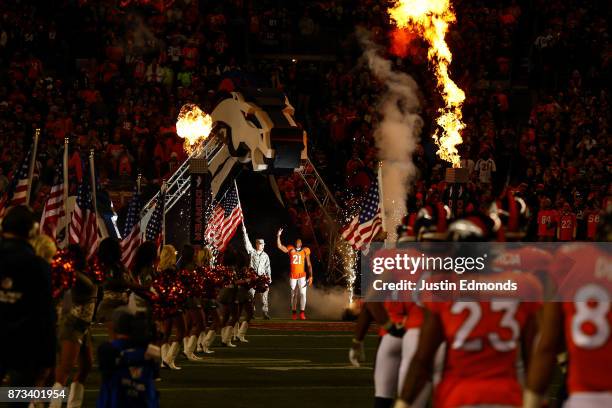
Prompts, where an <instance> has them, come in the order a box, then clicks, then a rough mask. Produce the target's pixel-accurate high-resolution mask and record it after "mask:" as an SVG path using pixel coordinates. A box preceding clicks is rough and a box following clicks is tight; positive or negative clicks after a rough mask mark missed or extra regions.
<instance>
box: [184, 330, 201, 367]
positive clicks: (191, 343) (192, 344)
mask: <svg viewBox="0 0 612 408" xmlns="http://www.w3.org/2000/svg"><path fill="white" fill-rule="evenodd" d="M196 341H198V338H197V337H196V336H195V334H194V335H192V336H190V337H189V338H188V339H187V348H186V349H185V355H186V356H187V359H188V360H189V361H202V357H198V356H196V355H195V354H194V353H193V352H194V351H195V348H196Z"/></svg>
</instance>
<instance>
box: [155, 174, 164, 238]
mask: <svg viewBox="0 0 612 408" xmlns="http://www.w3.org/2000/svg"><path fill="white" fill-rule="evenodd" d="M165 195H166V180H163V181H162V185H161V188H160V189H159V198H160V199H161V200H164V202H163V203H157V205H163V208H164V210H163V211H162V244H163V245H166V203H165V201H166V197H165Z"/></svg>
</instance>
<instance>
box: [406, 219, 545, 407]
mask: <svg viewBox="0 0 612 408" xmlns="http://www.w3.org/2000/svg"><path fill="white" fill-rule="evenodd" d="M485 221H487V220H484V219H483V220H481V219H480V218H479V217H469V218H468V219H463V220H459V221H456V222H454V223H453V224H451V226H450V227H449V236H451V237H453V238H454V239H455V240H459V241H477V240H484V239H485V238H486V237H487V236H490V235H491V232H490V231H487V228H488V227H487V224H488V221H487V222H485ZM489 221H490V220H489ZM515 279H517V278H516V277H515ZM520 279H522V280H524V282H521V286H522V285H525V286H531V287H533V290H534V291H538V290H539V291H540V292H541V286H540V285H539V282H538V281H537V279H535V278H534V277H533V276H530V275H528V274H521V275H520ZM539 308H540V304H539V303H537V302H530V303H527V302H525V303H520V302H517V301H515V300H499V301H450V300H445V301H441V302H427V303H426V304H425V312H424V321H423V325H422V326H421V334H420V337H419V341H418V346H417V351H416V353H415V356H414V357H413V359H412V362H411V364H410V368H409V369H408V374H407V378H406V381H405V383H404V387H403V389H402V392H401V395H400V399H399V400H398V401H397V402H396V404H395V407H396V408H403V407H408V406H411V405H413V404H414V402H415V401H416V400H417V398H418V397H419V394H420V393H421V391H422V389H423V387H424V386H425V383H426V382H427V381H429V380H430V379H431V378H432V374H433V366H434V360H435V356H436V352H437V350H438V348H439V346H440V345H441V344H443V343H445V344H446V356H445V362H444V367H443V370H442V376H441V379H440V382H439V383H438V384H437V385H436V388H435V391H434V401H433V406H435V407H461V406H487V405H488V406H492V405H494V406H497V407H511V406H514V407H516V406H520V405H521V404H522V388H521V385H520V381H519V378H518V374H517V369H516V362H517V358H519V355H520V350H521V346H522V349H523V350H529V349H530V347H531V344H532V341H533V337H534V333H535V327H536V312H537V310H538V309H539Z"/></svg>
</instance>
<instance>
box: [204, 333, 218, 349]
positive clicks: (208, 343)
mask: <svg viewBox="0 0 612 408" xmlns="http://www.w3.org/2000/svg"><path fill="white" fill-rule="evenodd" d="M216 334H217V333H215V331H214V330H209V331H208V333H206V336H205V337H204V343H203V344H202V351H203V352H204V353H206V354H212V353H214V351H212V350H211V349H210V346H211V345H212V344H213V341H215V335H216Z"/></svg>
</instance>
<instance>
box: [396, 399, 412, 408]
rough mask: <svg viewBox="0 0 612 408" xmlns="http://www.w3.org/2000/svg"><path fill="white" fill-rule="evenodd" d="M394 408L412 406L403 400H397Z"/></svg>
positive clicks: (408, 407)
mask: <svg viewBox="0 0 612 408" xmlns="http://www.w3.org/2000/svg"><path fill="white" fill-rule="evenodd" d="M393 408H410V404H409V403H407V402H406V401H404V400H403V399H396V400H395V404H393Z"/></svg>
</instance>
